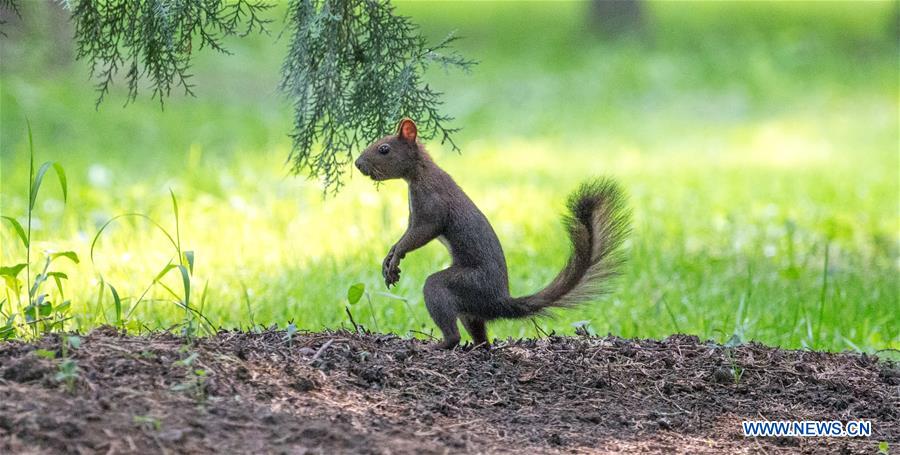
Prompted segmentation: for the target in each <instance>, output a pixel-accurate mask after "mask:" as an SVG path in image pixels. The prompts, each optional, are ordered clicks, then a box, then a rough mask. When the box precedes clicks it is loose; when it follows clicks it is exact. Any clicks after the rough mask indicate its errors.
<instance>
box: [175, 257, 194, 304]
mask: <svg viewBox="0 0 900 455" xmlns="http://www.w3.org/2000/svg"><path fill="white" fill-rule="evenodd" d="M178 270H180V271H181V284H182V285H183V286H184V306H186V307H188V308H190V307H191V276H190V274H189V273H188V269H187V267H185V266H183V265H179V266H178Z"/></svg>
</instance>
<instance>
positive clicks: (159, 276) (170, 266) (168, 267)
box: [153, 262, 175, 282]
mask: <svg viewBox="0 0 900 455" xmlns="http://www.w3.org/2000/svg"><path fill="white" fill-rule="evenodd" d="M174 268H175V265H174V264H172V263H171V262H169V263H168V264H166V266H165V267H163V268H162V270H160V271H159V273H157V274H156V277H155V278H153V281H154V282H156V281H159V280H161V279H162V278H163V277H164V276H166V274H167V273H169V271H170V270H172V269H174Z"/></svg>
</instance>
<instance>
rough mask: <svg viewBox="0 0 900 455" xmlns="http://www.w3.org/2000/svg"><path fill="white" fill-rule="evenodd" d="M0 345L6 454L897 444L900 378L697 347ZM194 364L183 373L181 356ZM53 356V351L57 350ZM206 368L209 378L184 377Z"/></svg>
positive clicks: (359, 340)
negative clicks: (65, 375)
mask: <svg viewBox="0 0 900 455" xmlns="http://www.w3.org/2000/svg"><path fill="white" fill-rule="evenodd" d="M58 348H59V338H58V337H56V336H50V337H47V338H44V339H43V340H41V341H40V342H38V343H34V344H24V343H18V342H13V343H0V453H20V452H23V453H57V452H72V453H97V452H101V453H163V452H168V453H182V452H188V453H212V452H217V453H218V452H221V453H235V452H240V453H348V452H349V453H514V452H515V453H557V452H567V453H586V452H589V453H597V452H600V453H605V452H641V453H671V452H683V453H723V452H725V453H741V452H753V453H756V452H768V453H783V452H787V453H793V452H807V453H819V452H828V453H835V452H837V453H841V452H844V453H875V452H877V451H878V444H879V442H880V441H888V442H889V443H890V446H891V449H894V450H896V449H897V448H898V446H900V441H898V438H900V398H898V393H900V370H898V367H897V365H896V364H894V363H890V362H880V361H878V360H877V359H876V358H874V357H871V356H865V355H855V354H827V353H818V352H805V351H785V350H780V349H773V348H768V347H764V346H760V345H757V344H750V345H744V346H741V347H738V348H735V349H734V350H733V353H732V354H731V356H730V357H731V358H732V359H733V360H729V355H728V354H727V351H726V349H725V348H723V347H722V346H720V345H716V344H712V343H705V342H701V341H699V340H698V339H697V338H695V337H688V336H683V335H678V336H673V337H670V338H668V339H666V340H664V341H652V340H624V339H620V338H614V337H608V338H561V337H552V338H549V339H546V340H539V341H510V342H506V343H499V344H498V346H496V347H495V348H494V349H493V350H492V351H490V352H488V351H485V350H481V349H478V350H474V351H454V352H441V351H438V352H436V351H433V350H431V349H429V345H428V344H427V343H423V342H421V341H417V340H406V339H399V338H397V337H394V336H387V335H358V334H355V333H351V332H344V331H340V332H326V333H310V334H296V335H295V336H294V337H293V340H292V342H288V341H287V340H286V338H285V333H284V332H277V331H267V332H264V333H258V334H253V333H237V332H222V333H220V334H219V335H218V336H216V337H212V338H207V339H202V340H199V341H197V342H196V343H194V344H193V345H192V346H188V347H185V343H184V341H183V340H182V339H180V338H177V337H175V336H172V335H166V334H158V335H153V336H142V337H128V336H120V335H119V334H117V333H116V332H115V331H114V330H112V329H109V328H106V329H100V330H97V331H94V332H93V333H91V334H90V335H88V336H86V337H84V338H83V340H82V345H81V347H80V348H79V349H77V350H76V351H75V352H74V354H73V358H74V359H75V360H76V361H77V364H78V368H79V370H80V373H79V378H78V379H77V381H76V382H75V384H74V390H70V389H69V388H68V387H67V386H66V384H65V383H62V382H58V381H57V380H56V379H55V378H54V376H55V374H56V372H57V371H58V364H59V362H60V360H58V359H57V360H48V359H46V358H44V357H42V356H40V355H37V352H36V349H46V350H58ZM193 353H196V354H197V356H196V357H195V360H193V362H192V364H191V366H190V367H188V366H186V365H184V362H181V363H178V362H177V361H179V360H180V359H185V358H189V357H190V356H191V354H193ZM57 355H59V352H57ZM732 362H734V364H736V365H738V366H740V367H741V368H743V375H742V376H741V377H740V380H739V381H735V379H734V375H733V374H732V365H733V363H732ZM198 369H199V370H203V372H204V373H205V375H204V376H198V375H197V374H195V373H192V371H194V370H198ZM742 419H769V420H841V421H846V420H855V419H868V420H871V421H872V426H873V430H874V433H875V434H874V435H873V437H872V438H870V439H857V438H744V437H743V436H742V435H741V431H740V421H741V420H742Z"/></svg>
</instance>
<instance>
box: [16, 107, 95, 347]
mask: <svg viewBox="0 0 900 455" xmlns="http://www.w3.org/2000/svg"><path fill="white" fill-rule="evenodd" d="M27 125H28V153H29V175H28V210H27V213H26V220H27V221H26V227H24V228H23V227H22V225H21V223H19V222H18V221H17V220H16V219H15V218H13V217H11V216H6V215H3V216H0V218H2V219H3V220H4V221H6V222H7V223H8V224H9V225H11V226H12V228H13V230H14V231H15V233H16V236H17V237H18V238H19V240H20V241H21V242H22V246H24V247H25V262H22V263H19V264H15V265H12V266H2V267H0V276H2V277H3V280H4V282H5V284H6V298H5V299H4V300H3V302H5V303H6V305H5V306H6V307H7V308H6V309H4V305H3V304H2V303H0V320H2V321H3V325H0V340H6V339H10V338H13V337H15V336H16V335H17V334H18V330H17V328H18V327H29V328H31V334H32V336H33V337H37V336H38V335H39V334H40V333H48V332H51V331H53V330H61V329H62V328H63V324H64V323H65V321H66V320H68V316H67V314H68V311H69V309H70V307H71V302H70V301H68V300H65V293H64V291H63V281H64V280H67V279H68V276H67V275H66V274H65V273H62V272H59V271H55V270H52V269H51V268H50V266H51V265H52V264H53V262H54V261H55V260H56V259H59V258H64V259H68V260H70V261H72V262H73V263H75V264H78V262H79V260H78V255H77V254H75V252H74V251H63V252H53V251H45V252H44V256H45V257H44V262H43V267H42V268H41V271H40V272H39V273H38V274H36V275H34V276H32V273H31V272H32V263H31V262H32V258H33V256H34V252H33V251H32V249H33V246H34V242H33V240H34V239H33V236H32V231H31V227H32V222H33V219H34V207H35V204H36V203H37V195H38V192H39V191H40V189H41V184H42V183H43V182H44V176H45V175H47V172H48V171H50V170H51V169H52V170H53V171H54V172H55V173H56V177H57V179H58V180H59V185H60V188H61V189H62V196H63V203H65V202H66V201H67V199H68V184H67V180H66V173H65V170H64V169H63V167H62V166H61V165H60V164H59V163H55V162H53V161H47V162H44V163H43V164H41V166H40V167H39V168H38V169H37V171H35V167H34V139H33V135H32V132H31V124H30V123H28V124H27ZM23 270H24V271H25V282H24V283H23V282H22V281H21V280H20V279H19V274H20V273H21V272H22V271H23ZM51 278H52V279H53V282H54V283H55V284H56V289H57V292H56V296H55V298H56V299H58V300H55V299H54V297H52V294H51V292H44V285H45V284H46V283H47V282H48V281H49V280H50V279H51ZM23 288H24V290H25V291H27V292H26V293H25V294H26V295H25V299H24V301H23V298H22V297H23V296H22V294H23ZM19 318H21V319H22V321H23V322H22V323H17V319H19Z"/></svg>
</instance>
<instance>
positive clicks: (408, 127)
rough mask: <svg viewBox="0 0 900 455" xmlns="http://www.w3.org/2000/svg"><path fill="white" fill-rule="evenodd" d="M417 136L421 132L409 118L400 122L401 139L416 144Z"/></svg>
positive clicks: (398, 132)
mask: <svg viewBox="0 0 900 455" xmlns="http://www.w3.org/2000/svg"><path fill="white" fill-rule="evenodd" d="M417 134H419V130H418V128H416V123H415V122H413V121H412V120H410V119H408V118H405V119H403V120H400V124H399V125H397V136H398V137H400V139H405V140H407V141H409V142H416V135H417Z"/></svg>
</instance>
